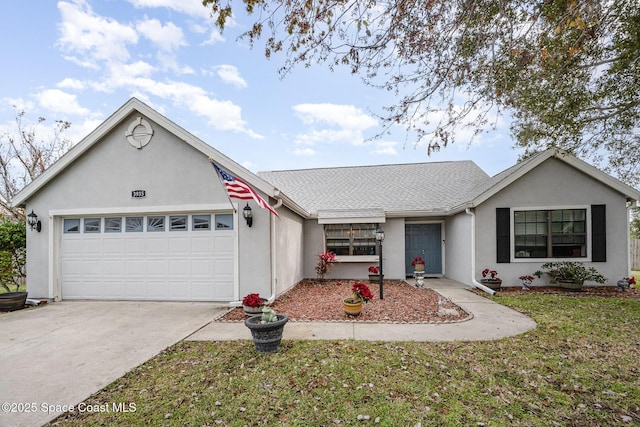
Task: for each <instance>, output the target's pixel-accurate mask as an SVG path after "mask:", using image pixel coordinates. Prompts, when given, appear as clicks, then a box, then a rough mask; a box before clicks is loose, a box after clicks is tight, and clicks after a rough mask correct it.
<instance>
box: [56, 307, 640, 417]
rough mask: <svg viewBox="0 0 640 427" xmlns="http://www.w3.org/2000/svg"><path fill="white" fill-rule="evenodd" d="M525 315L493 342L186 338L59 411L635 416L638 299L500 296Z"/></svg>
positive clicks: (638, 399) (639, 399)
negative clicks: (265, 347)
mask: <svg viewBox="0 0 640 427" xmlns="http://www.w3.org/2000/svg"><path fill="white" fill-rule="evenodd" d="M494 299H495V300H497V301H499V302H500V303H502V304H506V305H508V306H511V307H513V308H515V309H517V310H520V311H522V312H524V313H526V314H528V315H529V316H531V317H533V318H534V319H535V320H536V322H538V327H537V329H535V330H534V331H531V332H529V333H526V334H523V335H520V336H517V337H513V338H508V339H503V340H500V341H487V342H451V343H413V342H364V341H351V340H349V341H288V340H285V341H283V343H282V346H281V347H280V351H279V352H278V353H275V354H268V355H261V354H258V353H256V351H255V349H254V345H253V343H252V342H251V341H238V342H223V343H218V342H181V343H179V344H177V345H175V346H173V347H171V348H169V349H168V350H166V351H165V352H163V353H161V354H160V355H158V356H157V357H155V358H154V359H152V360H150V361H149V362H148V363H145V364H143V365H141V366H140V367H138V368H136V369H134V370H133V371H131V372H129V373H128V374H126V375H125V376H124V377H122V378H120V379H119V380H117V381H115V382H114V383H112V384H111V385H109V386H108V387H107V388H105V389H104V390H102V391H100V392H99V393H97V394H96V395H94V396H92V397H91V398H90V399H89V400H88V401H87V402H85V403H86V404H90V405H107V406H108V407H110V408H113V405H116V406H117V405H120V407H123V406H124V405H129V404H130V403H133V404H135V412H126V413H125V412H114V411H113V410H111V411H110V412H102V413H84V414H77V413H76V414H71V415H68V416H67V419H65V420H62V419H58V420H57V423H58V424H57V425H61V426H70V425H71V426H75V425H78V426H80V425H82V426H85V425H127V426H146V425H153V426H215V425H223V426H244V425H248V426H261V425H262V426H275V425H283V426H332V425H348V426H352V425H359V426H360V425H380V426H416V425H421V426H464V425H469V426H513V425H523V426H554V425H557V426H567V425H571V426H596V425H607V426H616V425H620V426H629V425H640V407H639V405H640V380H639V379H640V363H639V358H638V354H640V332H639V329H638V328H639V325H640V300H638V299H632V298H615V297H609V298H606V297H577V296H576V297H567V296H554V295H540V294H537V295H533V294H532V295H522V296H497V297H494Z"/></svg>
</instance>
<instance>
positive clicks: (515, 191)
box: [475, 158, 629, 286]
mask: <svg viewBox="0 0 640 427" xmlns="http://www.w3.org/2000/svg"><path fill="white" fill-rule="evenodd" d="M591 205H606V218H607V223H606V241H607V247H606V250H607V261H606V262H586V261H585V259H581V258H571V259H568V260H572V261H585V264H586V265H588V266H589V265H592V266H594V267H595V268H597V269H598V271H600V272H601V273H602V274H604V275H605V276H606V277H607V278H608V279H609V280H608V282H607V283H608V284H615V282H616V281H617V280H619V279H620V278H622V277H623V276H624V275H627V274H628V265H627V264H628V261H627V260H628V256H627V248H628V245H629V241H628V235H629V231H628V228H627V219H626V218H627V210H626V198H625V196H623V195H622V194H620V193H617V192H616V191H614V190H612V189H611V188H610V187H608V186H606V185H604V184H602V183H600V182H599V181H596V180H595V179H593V178H591V177H590V176H588V175H586V174H584V173H582V172H581V171H579V170H577V169H575V168H573V167H571V166H569V165H567V164H566V163H564V162H562V161H561V160H558V159H555V158H550V159H548V160H546V161H545V162H544V163H542V164H541V165H539V166H538V167H537V168H535V169H534V170H532V171H531V172H529V173H528V174H526V176H525V177H523V178H520V179H519V180H517V181H515V182H514V183H513V184H512V185H510V186H509V187H507V188H505V189H504V190H502V191H500V192H499V193H497V194H496V195H495V196H493V197H491V198H490V199H488V200H487V201H485V202H484V203H482V204H481V205H480V206H478V207H477V208H476V248H475V251H476V267H475V277H476V279H478V280H479V279H480V278H481V272H482V270H483V269H484V268H490V269H495V270H497V271H498V273H499V277H500V278H502V280H503V286H515V285H520V281H519V280H518V276H520V275H525V274H533V273H534V272H535V271H536V270H538V269H539V268H540V266H541V265H542V263H543V262H545V261H544V260H535V259H532V260H527V259H517V260H515V261H512V262H510V263H497V262H496V208H536V209H558V208H573V207H585V208H590V206H591ZM512 237H513V235H512ZM589 237H590V236H589ZM590 245H591V241H590V240H588V242H587V247H588V250H589V251H590V250H591V249H590ZM589 253H590V252H589ZM549 260H550V261H557V260H560V259H549ZM547 280H548V277H546V275H545V276H543V277H542V280H540V279H536V281H535V282H534V285H542V284H545V283H546V281H547Z"/></svg>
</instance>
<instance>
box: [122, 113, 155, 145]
mask: <svg viewBox="0 0 640 427" xmlns="http://www.w3.org/2000/svg"><path fill="white" fill-rule="evenodd" d="M125 136H126V137H127V141H129V144H131V145H133V146H134V147H136V148H142V147H144V146H145V145H147V144H148V143H149V141H151V137H152V136H153V129H152V128H151V125H150V124H149V122H148V121H146V120H145V119H143V118H142V117H138V118H137V119H135V120H134V121H133V122H132V123H131V124H130V125H129V128H127V132H126V133H125Z"/></svg>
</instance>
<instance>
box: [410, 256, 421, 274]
mask: <svg viewBox="0 0 640 427" xmlns="http://www.w3.org/2000/svg"><path fill="white" fill-rule="evenodd" d="M411 267H413V268H414V269H415V271H424V260H423V259H422V258H420V257H419V256H417V257H415V258H414V259H413V261H411Z"/></svg>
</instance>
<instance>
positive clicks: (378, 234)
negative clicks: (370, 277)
mask: <svg viewBox="0 0 640 427" xmlns="http://www.w3.org/2000/svg"><path fill="white" fill-rule="evenodd" d="M376 240H377V242H378V244H379V245H380V251H379V252H378V255H379V257H380V258H379V261H378V264H380V299H384V287H383V284H382V275H383V272H382V242H383V241H384V231H383V230H382V229H380V228H378V229H377V230H376Z"/></svg>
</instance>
